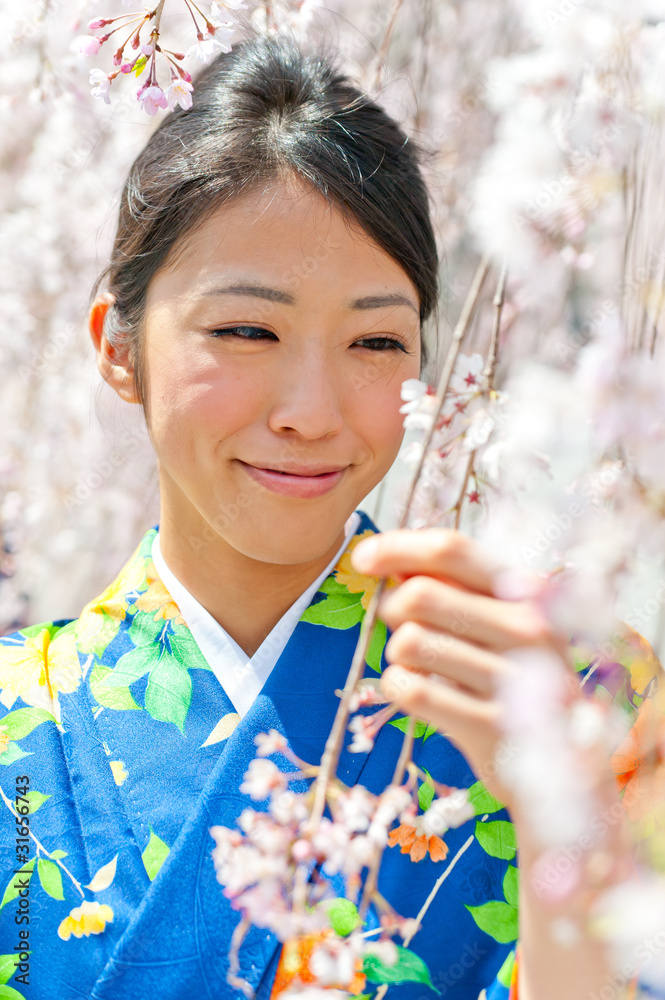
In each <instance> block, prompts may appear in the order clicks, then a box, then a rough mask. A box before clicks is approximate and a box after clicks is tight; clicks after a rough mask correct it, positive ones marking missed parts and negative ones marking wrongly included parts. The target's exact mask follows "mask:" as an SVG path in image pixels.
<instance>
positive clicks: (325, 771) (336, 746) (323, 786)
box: [309, 579, 385, 829]
mask: <svg viewBox="0 0 665 1000" xmlns="http://www.w3.org/2000/svg"><path fill="white" fill-rule="evenodd" d="M384 587H385V579H381V580H380V581H379V583H378V585H377V588H376V590H375V591H374V593H373V595H372V599H371V600H370V602H369V607H368V609H367V611H366V612H365V615H364V618H363V621H362V625H361V628H360V636H359V638H358V645H357V646H356V649H355V652H354V654H353V661H352V663H351V668H350V670H349V675H348V677H347V679H346V684H345V685H344V691H343V693H342V697H341V700H340V703H339V706H338V708H337V714H336V715H335V721H334V722H333V727H332V729H331V730H330V735H329V737H328V739H327V741H326V746H325V750H324V751H323V757H322V758H321V769H320V771H319V774H318V776H317V778H316V780H315V782H314V803H313V806H312V814H311V816H310V820H309V826H310V828H311V829H315V828H316V827H317V826H318V825H319V823H320V821H321V818H322V816H323V813H324V810H325V807H326V796H327V793H328V786H329V784H330V782H331V780H332V779H333V777H334V775H335V774H336V772H337V765H338V763H339V756H340V754H341V752H342V744H343V741H344V734H345V732H346V727H347V723H348V721H349V716H350V715H351V710H350V703H351V697H352V695H353V693H354V691H355V689H356V686H357V684H358V681H359V680H360V678H361V676H362V674H363V672H364V667H365V657H366V655H367V651H368V649H369V644H370V640H371V637H372V633H373V631H374V625H375V623H376V618H377V610H378V606H379V600H380V598H381V595H382V593H383V589H384Z"/></svg>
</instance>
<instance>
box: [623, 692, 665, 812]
mask: <svg viewBox="0 0 665 1000" xmlns="http://www.w3.org/2000/svg"><path fill="white" fill-rule="evenodd" d="M612 769H613V771H614V774H615V776H616V779H617V783H618V785H619V788H620V789H623V804H624V806H625V808H626V812H627V813H628V817H629V819H631V820H633V821H635V822H639V821H640V820H644V819H646V818H647V816H648V815H649V814H650V813H651V812H652V810H653V809H654V807H655V806H656V805H657V804H658V803H659V802H662V801H663V799H664V798H665V716H663V714H662V713H661V711H659V707H658V705H657V704H656V703H655V701H654V699H653V698H646V699H645V701H644V702H643V703H642V705H641V707H640V709H639V711H638V713H637V718H636V719H635V724H634V725H633V727H632V728H631V729H630V731H629V732H628V733H627V734H626V736H625V737H624V739H623V741H622V742H621V743H620V745H619V746H618V748H617V749H616V750H615V752H614V754H613V755H612Z"/></svg>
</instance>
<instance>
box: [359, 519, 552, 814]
mask: <svg viewBox="0 0 665 1000" xmlns="http://www.w3.org/2000/svg"><path fill="white" fill-rule="evenodd" d="M352 562H353V565H354V566H355V568H356V569H357V570H358V571H359V572H362V573H366V574H368V575H371V576H379V577H383V576H392V577H394V578H395V579H396V580H397V581H398V584H399V585H398V586H397V587H395V588H392V589H390V590H389V591H387V592H385V593H384V594H383V595H382V597H381V601H380V603H379V617H380V618H381V619H382V620H383V621H384V622H385V623H386V625H388V627H389V628H390V629H391V631H392V633H393V634H392V635H391V637H390V639H389V640H388V643H387V645H386V649H385V656H386V659H387V660H388V662H389V663H390V664H391V666H390V667H389V668H388V669H387V670H385V671H384V673H383V675H382V679H381V686H382V688H383V691H384V694H385V695H386V697H388V698H390V700H391V701H394V702H395V703H396V704H397V705H398V706H399V708H400V709H401V710H403V711H404V712H405V713H407V714H409V715H413V716H415V717H416V718H418V719H422V720H424V721H426V722H429V723H431V724H432V725H434V726H436V727H437V729H439V730H440V731H441V732H442V733H445V735H446V736H447V737H449V738H450V739H451V740H452V741H453V742H454V743H455V744H456V745H457V746H458V747H459V749H460V750H461V751H462V753H464V755H465V756H466V758H467V759H468V761H469V763H470V764H471V766H472V768H473V769H474V771H475V773H476V774H477V775H478V777H479V778H481V780H483V782H484V783H485V784H486V785H487V787H488V788H489V789H490V791H491V792H492V793H493V794H494V795H495V796H496V797H497V798H499V799H500V801H502V802H504V803H505V804H506V805H510V803H509V801H508V797H509V793H508V790H507V789H506V788H505V787H504V786H499V782H498V781H497V779H496V777H495V772H496V767H495V766H494V765H493V763H492V762H493V761H494V758H495V756H496V755H497V751H498V749H499V747H498V744H500V742H501V741H502V739H505V734H504V733H503V731H502V729H501V726H500V715H501V705H500V703H499V701H498V699H497V697H496V695H497V691H498V690H499V689H500V687H501V685H502V683H503V681H504V679H506V678H507V677H508V676H509V675H510V674H512V673H513V672H514V670H515V669H516V667H515V665H514V664H513V663H512V662H511V661H510V659H509V658H508V657H507V656H505V655H504V654H505V653H506V652H507V651H508V650H512V649H515V648H516V647H524V646H532V647H540V648H543V647H544V648H546V649H550V650H553V651H555V652H557V654H559V656H561V654H562V653H563V654H564V655H565V652H564V650H565V642H564V641H563V640H562V638H561V637H560V636H557V635H556V634H555V633H554V632H553V630H552V628H551V626H550V625H549V623H548V622H547V620H546V619H545V617H544V615H543V614H542V613H541V612H540V610H539V609H538V608H537V607H536V605H535V604H534V603H532V602H529V601H506V600H499V599H497V598H496V597H494V596H493V592H494V584H495V577H496V573H497V571H499V570H500V567H498V566H496V565H495V563H494V560H493V559H492V557H491V556H490V555H489V554H488V553H487V552H486V551H485V550H484V549H483V547H482V546H481V545H480V544H479V543H478V542H475V541H473V540H472V539H470V538H468V537H466V536H464V535H461V534H460V533H458V532H455V531H450V530H447V529H444V528H431V529H423V530H419V531H414V530H397V531H387V532H383V533H381V534H378V535H376V536H375V537H374V538H372V539H368V540H366V541H362V542H361V543H360V544H359V545H358V546H357V547H356V548H355V549H354V552H353V555H352ZM561 670H562V673H565V672H566V668H565V666H564V664H563V662H562V666H561Z"/></svg>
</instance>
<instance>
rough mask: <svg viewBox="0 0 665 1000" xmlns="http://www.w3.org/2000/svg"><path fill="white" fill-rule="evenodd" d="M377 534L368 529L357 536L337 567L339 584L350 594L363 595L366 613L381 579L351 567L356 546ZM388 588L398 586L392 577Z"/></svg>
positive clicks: (336, 575) (362, 599)
mask: <svg viewBox="0 0 665 1000" xmlns="http://www.w3.org/2000/svg"><path fill="white" fill-rule="evenodd" d="M375 534H376V532H375V531H372V529H371V528H367V530H366V531H363V533H362V535H355V536H354V537H353V538H352V539H351V541H350V542H349V544H348V547H347V548H346V550H345V551H344V554H343V555H342V557H341V558H340V560H339V562H338V563H337V566H336V567H335V570H334V572H335V577H336V579H337V582H338V583H341V584H342V586H344V587H346V589H347V590H348V591H349V593H350V594H362V595H363V596H362V597H361V598H360V603H361V604H362V606H363V608H364V609H365V611H367V609H368V607H369V602H370V601H371V600H372V597H373V595H374V591H375V590H376V588H377V587H378V585H379V582H380V581H379V577H377V576H363V574H362V573H358V572H357V570H355V569H354V568H353V566H352V565H351V553H352V552H353V550H354V549H355V547H356V545H359V544H360V542H361V541H362V540H363V538H367V537H368V536H370V535H375ZM386 586H387V587H395V586H397V581H396V580H393V578H392V577H391V576H389V577H388V578H387V579H386Z"/></svg>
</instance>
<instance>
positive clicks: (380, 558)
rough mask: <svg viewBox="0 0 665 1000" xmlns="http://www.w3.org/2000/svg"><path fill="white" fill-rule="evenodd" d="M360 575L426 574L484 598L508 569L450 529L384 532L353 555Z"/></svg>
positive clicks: (358, 546)
mask: <svg viewBox="0 0 665 1000" xmlns="http://www.w3.org/2000/svg"><path fill="white" fill-rule="evenodd" d="M351 562H352V564H353V566H354V568H355V569H356V570H357V571H358V572H359V573H366V574H368V575H371V576H395V575H398V576H400V575H401V576H404V577H408V576H412V575H413V574H415V573H425V574H429V575H430V576H436V577H440V578H444V579H447V580H449V581H453V582H455V583H458V584H461V585H462V586H463V587H466V588H468V589H469V590H474V591H477V592H478V593H481V594H492V593H493V592H494V589H493V582H494V577H495V575H496V574H497V573H499V572H501V571H503V570H505V566H503V565H502V564H500V563H499V562H498V560H497V559H496V558H495V557H493V556H491V555H490V554H489V553H488V552H487V550H486V549H485V548H484V547H482V546H481V545H479V544H478V543H477V542H475V541H474V540H473V539H471V538H468V537H467V536H466V535H462V534H460V533H459V532H457V531H451V530H448V529H447V528H427V529H421V530H413V529H410V528H406V529H398V530H395V531H384V532H381V533H380V534H377V535H374V536H373V537H372V538H368V539H364V540H363V541H362V542H360V543H359V544H358V545H357V546H356V547H355V549H354V550H353V553H352V555H351Z"/></svg>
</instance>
